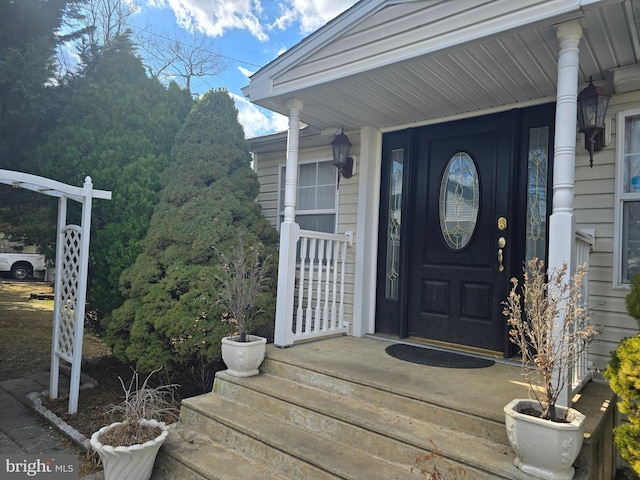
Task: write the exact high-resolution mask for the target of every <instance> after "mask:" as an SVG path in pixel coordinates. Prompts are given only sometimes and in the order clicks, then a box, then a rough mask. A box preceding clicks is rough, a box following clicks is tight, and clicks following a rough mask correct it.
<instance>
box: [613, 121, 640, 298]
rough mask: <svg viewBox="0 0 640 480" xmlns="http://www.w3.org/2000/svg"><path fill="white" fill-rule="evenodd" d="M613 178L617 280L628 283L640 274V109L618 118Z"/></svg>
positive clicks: (620, 282)
mask: <svg viewBox="0 0 640 480" xmlns="http://www.w3.org/2000/svg"><path fill="white" fill-rule="evenodd" d="M617 125H619V127H618V129H619V130H621V131H619V132H618V148H617V152H618V153H617V155H618V156H617V179H616V223H617V225H616V228H615V232H616V234H617V236H618V241H617V242H616V245H617V249H616V252H615V256H616V263H615V265H616V268H617V270H618V271H617V274H616V277H617V278H616V280H617V283H618V284H619V285H621V284H629V283H630V282H631V279H632V278H633V276H634V275H635V274H636V273H639V272H640V110H635V111H630V112H622V113H620V114H619V115H618V121H617Z"/></svg>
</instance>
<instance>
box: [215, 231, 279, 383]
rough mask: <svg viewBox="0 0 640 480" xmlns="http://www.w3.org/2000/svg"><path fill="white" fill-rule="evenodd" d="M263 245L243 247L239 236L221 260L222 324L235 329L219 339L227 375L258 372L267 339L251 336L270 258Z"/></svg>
mask: <svg viewBox="0 0 640 480" xmlns="http://www.w3.org/2000/svg"><path fill="white" fill-rule="evenodd" d="M262 251H263V249H262V245H260V244H257V245H251V246H246V245H245V242H244V238H243V236H242V234H239V235H238V241H237V242H236V244H235V245H234V246H233V247H232V249H231V251H230V252H229V254H225V253H220V256H221V258H222V267H221V273H220V274H219V275H218V280H219V283H220V286H221V288H220V290H219V298H218V304H219V305H220V306H221V307H222V308H223V309H224V310H225V314H224V315H225V317H224V318H223V322H225V323H227V324H229V325H231V326H232V327H233V329H234V332H233V334H232V335H229V336H227V337H223V338H222V360H223V361H224V363H225V365H226V366H227V373H228V374H229V375H233V376H236V377H250V376H252V375H257V374H258V373H259V371H258V368H259V367H260V365H261V364H262V361H263V360H264V355H265V349H266V343H267V339H266V338H264V337H260V336H257V335H251V334H250V332H251V329H252V324H253V321H254V319H255V318H256V316H257V315H258V314H259V313H262V312H263V310H262V308H260V306H259V304H258V302H259V297H260V294H261V292H262V291H263V290H264V289H265V287H266V281H267V272H268V268H269V265H268V263H269V257H266V258H263V255H262Z"/></svg>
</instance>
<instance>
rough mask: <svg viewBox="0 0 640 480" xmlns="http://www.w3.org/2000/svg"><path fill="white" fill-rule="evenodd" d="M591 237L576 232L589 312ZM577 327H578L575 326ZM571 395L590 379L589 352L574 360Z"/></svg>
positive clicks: (584, 233)
mask: <svg viewBox="0 0 640 480" xmlns="http://www.w3.org/2000/svg"><path fill="white" fill-rule="evenodd" d="M593 245H594V238H593V235H592V234H590V233H588V232H585V231H582V232H576V265H582V264H585V265H586V267H587V268H586V274H585V276H584V278H583V279H582V307H583V308H585V309H587V311H588V310H589V252H590V251H591V249H592V248H593ZM577 327H579V326H577ZM569 375H570V378H569V382H570V383H569V384H570V386H571V395H572V396H573V395H575V394H576V393H578V392H579V391H580V389H582V387H583V386H584V385H585V384H586V383H587V382H588V381H589V379H590V378H591V368H590V364H589V351H588V349H584V351H583V352H581V353H580V354H579V355H578V358H577V359H576V362H575V366H574V368H573V371H571V372H569Z"/></svg>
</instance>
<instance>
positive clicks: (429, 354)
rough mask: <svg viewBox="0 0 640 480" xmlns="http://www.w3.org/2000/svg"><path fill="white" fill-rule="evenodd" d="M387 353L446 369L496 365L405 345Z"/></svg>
mask: <svg viewBox="0 0 640 480" xmlns="http://www.w3.org/2000/svg"><path fill="white" fill-rule="evenodd" d="M385 351H386V352H387V353H388V354H389V355H391V356H392V357H394V358H397V359H398V360H404V361H406V362H411V363H419V364H420V365H429V366H431V367H444V368H485V367H490V366H491V365H493V364H495V363H496V362H494V361H493V360H487V359H484V358H476V357H471V356H469V355H462V354H459V353H453V352H443V351H441V350H433V349H431V348H422V347H414V346H413V345H405V344H403V343H394V344H393V345H389V346H388V347H387V348H385Z"/></svg>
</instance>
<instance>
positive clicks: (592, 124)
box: [578, 77, 611, 167]
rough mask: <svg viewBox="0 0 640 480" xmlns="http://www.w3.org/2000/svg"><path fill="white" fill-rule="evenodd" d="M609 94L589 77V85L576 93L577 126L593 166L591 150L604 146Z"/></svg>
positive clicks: (595, 150) (600, 148) (590, 163)
mask: <svg viewBox="0 0 640 480" xmlns="http://www.w3.org/2000/svg"><path fill="white" fill-rule="evenodd" d="M609 98H611V97H610V96H609V95H606V94H605V93H604V89H602V88H600V87H596V86H595V85H594V84H593V81H592V80H591V77H589V85H588V86H587V87H586V88H585V89H584V90H582V92H580V95H578V126H579V127H580V133H584V148H586V149H587V150H589V165H590V166H591V167H593V152H597V151H598V150H602V148H603V147H604V117H605V115H606V114H607V106H608V105H609Z"/></svg>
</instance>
